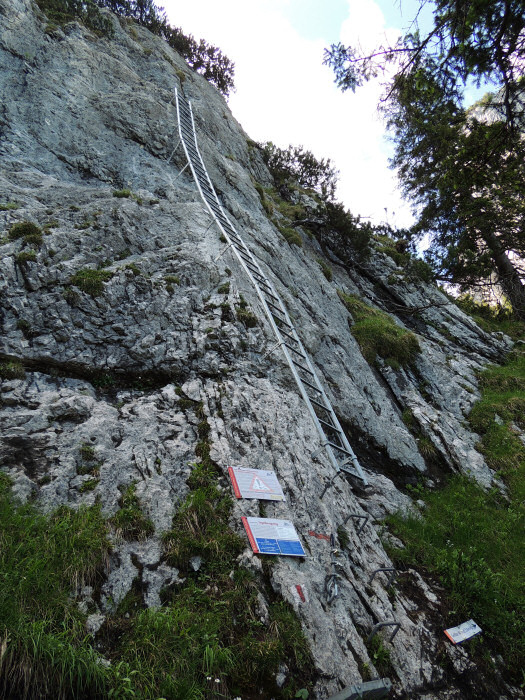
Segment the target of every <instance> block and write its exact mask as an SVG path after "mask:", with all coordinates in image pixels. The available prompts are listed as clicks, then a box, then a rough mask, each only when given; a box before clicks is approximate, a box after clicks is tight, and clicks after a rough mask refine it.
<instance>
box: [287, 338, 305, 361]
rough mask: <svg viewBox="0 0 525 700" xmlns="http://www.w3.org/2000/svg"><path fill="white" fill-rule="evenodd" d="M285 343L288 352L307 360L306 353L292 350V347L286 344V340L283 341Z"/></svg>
mask: <svg viewBox="0 0 525 700" xmlns="http://www.w3.org/2000/svg"><path fill="white" fill-rule="evenodd" d="M283 332H284V331H281V333H283ZM283 343H284V344H285V345H286V347H287V348H288V350H291V351H292V352H295V354H296V355H299V357H302V358H303V360H305V359H306V355H305V354H304V353H302V352H300V351H299V350H296V349H295V348H292V346H291V345H288V343H287V342H286V340H283Z"/></svg>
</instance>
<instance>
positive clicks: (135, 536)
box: [110, 483, 155, 540]
mask: <svg viewBox="0 0 525 700" xmlns="http://www.w3.org/2000/svg"><path fill="white" fill-rule="evenodd" d="M135 490H136V485H135V483H132V484H130V485H129V486H128V487H127V489H125V491H124V492H123V494H122V497H121V499H120V510H119V511H118V512H117V513H116V514H115V515H114V516H113V517H112V518H111V520H110V523H111V524H112V525H113V527H114V528H115V530H116V531H117V535H120V536H121V537H124V539H127V540H143V539H146V538H147V537H150V536H151V535H152V534H153V533H154V532H155V528H154V526H153V523H152V522H151V520H149V518H146V517H145V515H144V514H143V513H142V511H141V509H140V503H139V499H138V498H137V495H136V493H135Z"/></svg>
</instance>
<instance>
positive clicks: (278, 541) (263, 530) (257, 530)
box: [242, 518, 306, 557]
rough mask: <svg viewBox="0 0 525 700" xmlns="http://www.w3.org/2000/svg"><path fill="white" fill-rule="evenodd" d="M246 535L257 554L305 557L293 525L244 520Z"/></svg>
mask: <svg viewBox="0 0 525 700" xmlns="http://www.w3.org/2000/svg"><path fill="white" fill-rule="evenodd" d="M242 522H243V525H244V528H245V530H246V534H247V535H248V539H249V540H250V544H251V546H252V549H253V551H254V552H255V553H256V554H283V555H285V556H289V557H305V556H306V553H305V551H304V549H303V545H302V544H301V542H300V540H299V537H298V535H297V532H296V531H295V527H294V526H293V523H291V522H290V521H289V520H276V519H273V518H243V519H242Z"/></svg>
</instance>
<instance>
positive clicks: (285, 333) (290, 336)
mask: <svg viewBox="0 0 525 700" xmlns="http://www.w3.org/2000/svg"><path fill="white" fill-rule="evenodd" d="M281 332H282V333H284V335H286V336H288V338H290V339H291V340H293V342H294V343H297V344H298V345H299V341H298V340H297V338H294V337H293V335H290V334H289V333H287V332H286V331H281Z"/></svg>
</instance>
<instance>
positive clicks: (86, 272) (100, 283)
mask: <svg viewBox="0 0 525 700" xmlns="http://www.w3.org/2000/svg"><path fill="white" fill-rule="evenodd" d="M112 277H113V273H112V272H109V271H108V270H92V269H90V268H84V269H83V270H78V272H75V274H74V275H73V277H71V279H70V280H69V281H70V283H71V284H73V285H74V286H75V287H78V288H79V289H81V290H82V291H83V292H85V293H86V294H89V295H90V296H92V297H98V296H100V295H101V294H102V293H103V291H104V282H107V281H108V280H110V279H111V278H112Z"/></svg>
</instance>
